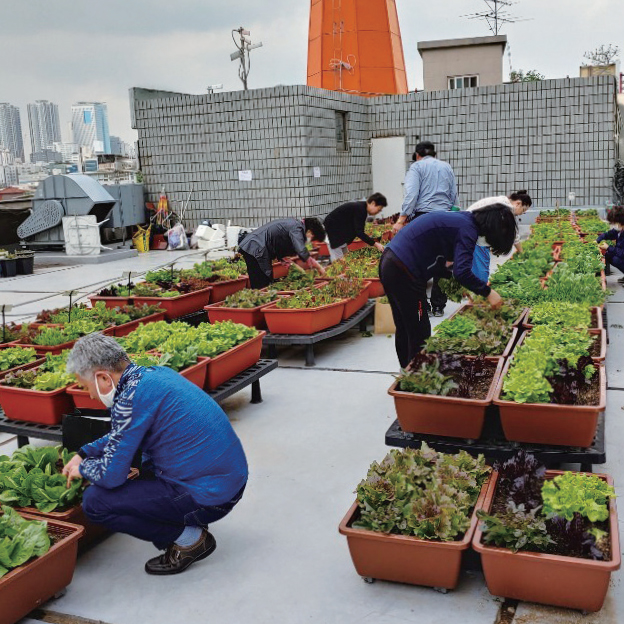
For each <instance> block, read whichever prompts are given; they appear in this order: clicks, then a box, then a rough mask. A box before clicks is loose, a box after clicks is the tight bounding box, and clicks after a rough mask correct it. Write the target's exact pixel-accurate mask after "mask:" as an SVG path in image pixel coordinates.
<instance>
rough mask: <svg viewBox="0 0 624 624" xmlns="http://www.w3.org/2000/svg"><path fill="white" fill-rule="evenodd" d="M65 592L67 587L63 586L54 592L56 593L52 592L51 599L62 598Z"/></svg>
mask: <svg viewBox="0 0 624 624" xmlns="http://www.w3.org/2000/svg"><path fill="white" fill-rule="evenodd" d="M66 593H67V587H63V589H61V590H60V591H58V592H56V594H54V596H52V599H53V600H58V599H59V598H62V597H63V596H64V595H65V594H66Z"/></svg>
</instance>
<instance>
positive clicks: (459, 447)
mask: <svg viewBox="0 0 624 624" xmlns="http://www.w3.org/2000/svg"><path fill="white" fill-rule="evenodd" d="M423 442H426V443H427V444H428V445H429V446H431V447H433V448H434V449H435V450H436V451H438V452H440V453H450V454H451V455H453V454H455V453H459V451H466V452H467V453H470V455H473V456H475V457H476V456H477V455H479V454H483V455H485V457H486V459H488V460H501V461H504V460H507V459H509V458H511V457H513V456H514V455H515V454H516V453H517V452H518V450H519V449H520V448H523V449H524V450H526V451H527V452H528V453H531V454H533V455H535V456H536V457H537V459H539V460H540V461H541V462H542V463H543V464H545V465H546V466H548V467H557V466H559V465H560V464H580V465H581V471H582V472H592V467H593V465H594V464H604V463H605V462H606V461H607V453H606V441H605V417H604V414H601V415H600V417H599V418H598V430H597V432H596V437H595V438H594V442H593V444H592V445H591V446H590V447H588V448H579V447H571V446H548V445H543V444H518V443H517V442H509V441H508V440H506V439H505V436H504V434H503V430H502V427H501V424H500V416H499V412H498V408H497V407H496V406H495V405H492V406H490V407H489V408H488V410H487V411H486V416H485V426H484V428H483V433H482V435H481V438H479V439H478V440H464V439H461V438H442V437H439V436H432V435H422V434H417V433H405V432H404V431H403V430H402V429H401V427H400V425H399V421H398V420H397V421H395V422H394V423H393V424H392V426H391V427H390V428H389V429H388V431H387V432H386V445H387V446H392V447H398V448H416V449H418V448H420V446H421V444H422V443H423Z"/></svg>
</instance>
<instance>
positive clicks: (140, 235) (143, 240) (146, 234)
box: [132, 225, 152, 253]
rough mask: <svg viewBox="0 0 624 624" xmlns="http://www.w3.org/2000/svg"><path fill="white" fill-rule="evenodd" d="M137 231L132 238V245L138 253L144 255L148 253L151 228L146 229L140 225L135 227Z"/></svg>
mask: <svg viewBox="0 0 624 624" xmlns="http://www.w3.org/2000/svg"><path fill="white" fill-rule="evenodd" d="M137 228H138V231H137V233H136V234H135V235H134V236H133V237H132V243H133V244H134V248H135V249H136V250H137V251H138V252H139V253H145V252H147V251H149V241H150V232H151V229H152V228H151V226H150V227H148V228H143V227H141V226H140V225H137Z"/></svg>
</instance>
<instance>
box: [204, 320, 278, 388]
mask: <svg viewBox="0 0 624 624" xmlns="http://www.w3.org/2000/svg"><path fill="white" fill-rule="evenodd" d="M265 336H266V332H260V333H259V334H258V335H257V336H256V337H255V338H252V339H251V340H248V341H247V342H243V344H240V345H238V346H236V347H234V348H233V349H230V350H229V351H226V352H225V353H221V354H220V355H217V356H216V357H213V358H210V359H209V360H208V366H207V373H206V383H205V384H204V390H216V389H217V388H218V387H219V386H222V385H223V384H224V383H225V382H226V381H229V380H230V379H232V377H236V375H238V374H239V373H242V372H243V371H246V370H247V369H248V368H251V367H252V366H253V365H254V364H256V363H257V362H258V360H259V359H260V354H261V353H262V339H263V338H264V337H265Z"/></svg>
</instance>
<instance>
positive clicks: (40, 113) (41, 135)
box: [28, 100, 61, 162]
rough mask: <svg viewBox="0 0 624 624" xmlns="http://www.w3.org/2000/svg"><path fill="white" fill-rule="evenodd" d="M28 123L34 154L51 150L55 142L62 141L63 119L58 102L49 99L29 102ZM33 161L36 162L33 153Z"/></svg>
mask: <svg viewBox="0 0 624 624" xmlns="http://www.w3.org/2000/svg"><path fill="white" fill-rule="evenodd" d="M28 125H29V126H30V146H31V148H32V154H35V153H43V152H45V151H46V150H50V149H52V145H53V144H54V143H56V142H60V141H61V121H60V118H59V109H58V105H57V104H53V103H52V102H48V101H47V100H37V101H36V102H35V103H34V104H29V105H28ZM31 162H34V161H33V160H32V155H31Z"/></svg>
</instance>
